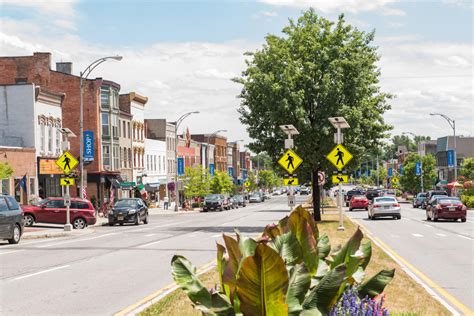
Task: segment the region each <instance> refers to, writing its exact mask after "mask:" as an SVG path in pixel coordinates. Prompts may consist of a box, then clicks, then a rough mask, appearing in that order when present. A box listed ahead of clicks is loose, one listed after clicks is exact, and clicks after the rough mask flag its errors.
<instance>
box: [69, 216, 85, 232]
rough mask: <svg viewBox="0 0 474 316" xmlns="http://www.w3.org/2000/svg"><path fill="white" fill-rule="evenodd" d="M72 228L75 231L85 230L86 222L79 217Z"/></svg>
mask: <svg viewBox="0 0 474 316" xmlns="http://www.w3.org/2000/svg"><path fill="white" fill-rule="evenodd" d="M72 226H73V227H74V229H84V228H86V226H87V225H86V221H85V220H84V219H83V218H82V217H78V218H76V219H75V220H74V221H73V222H72Z"/></svg>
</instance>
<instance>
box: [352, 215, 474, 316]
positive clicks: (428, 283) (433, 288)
mask: <svg viewBox="0 0 474 316" xmlns="http://www.w3.org/2000/svg"><path fill="white" fill-rule="evenodd" d="M348 218H349V220H351V221H352V222H353V223H354V224H355V225H359V226H360V227H361V228H362V229H363V231H365V233H366V234H367V235H368V236H370V238H371V239H372V241H373V242H374V243H375V244H376V245H377V246H379V247H380V248H382V249H383V250H384V251H385V253H387V254H388V255H389V256H390V257H391V258H392V259H393V260H395V262H397V263H398V264H399V265H400V266H401V267H402V269H403V270H404V271H405V272H406V273H407V274H408V275H410V276H411V277H412V278H413V279H414V280H415V281H416V282H417V283H418V284H420V285H421V286H422V287H423V288H424V289H425V290H426V291H427V292H428V293H430V294H431V295H432V296H433V297H434V298H435V299H437V300H438V301H439V302H440V303H441V304H442V305H443V306H444V307H446V308H447V309H448V310H449V311H450V312H451V313H452V314H453V315H455V316H458V315H460V314H459V312H458V311H457V310H455V309H454V308H453V306H455V307H456V308H457V309H459V310H460V311H461V312H462V313H463V315H473V314H474V313H473V311H472V310H471V309H470V308H468V307H467V306H465V305H464V304H463V303H461V302H460V301H459V300H458V299H456V298H455V297H454V296H452V295H451V294H449V293H448V292H447V291H446V290H445V289H443V288H442V287H441V286H439V285H438V284H437V283H435V282H434V281H433V280H431V279H430V278H429V277H427V276H426V275H425V274H423V273H422V272H421V271H419V270H418V269H417V268H415V267H414V266H413V265H412V264H411V263H409V262H408V261H407V260H406V259H404V258H403V257H402V256H400V255H399V254H397V253H396V252H395V251H394V250H392V248H390V247H389V246H388V245H387V244H386V243H384V242H383V241H382V240H380V238H378V237H375V236H374V235H372V234H371V233H370V231H369V230H368V229H367V228H366V227H365V226H364V225H363V224H362V223H359V222H356V221H355V220H353V219H352V218H350V217H348ZM436 292H438V293H439V294H440V295H441V296H442V298H441V297H440V295H438V294H437V293H436ZM446 300H447V301H449V302H450V303H451V304H452V305H450V304H448V302H446Z"/></svg>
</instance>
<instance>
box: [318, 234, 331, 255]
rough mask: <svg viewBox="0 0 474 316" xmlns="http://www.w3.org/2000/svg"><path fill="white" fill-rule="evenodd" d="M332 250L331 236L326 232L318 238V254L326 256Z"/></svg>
mask: <svg viewBox="0 0 474 316" xmlns="http://www.w3.org/2000/svg"><path fill="white" fill-rule="evenodd" d="M330 252H331V243H330V242H329V237H328V236H327V235H326V234H324V235H322V236H321V237H319V239H318V255H319V258H321V259H324V258H326V257H327V256H328V255H329V253H330Z"/></svg>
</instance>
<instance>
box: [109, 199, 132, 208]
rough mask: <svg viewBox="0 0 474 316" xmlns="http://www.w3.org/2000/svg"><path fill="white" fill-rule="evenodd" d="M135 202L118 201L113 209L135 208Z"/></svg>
mask: <svg viewBox="0 0 474 316" xmlns="http://www.w3.org/2000/svg"><path fill="white" fill-rule="evenodd" d="M136 206H137V200H118V201H117V203H115V206H114V207H136Z"/></svg>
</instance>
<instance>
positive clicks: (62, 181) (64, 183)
mask: <svg viewBox="0 0 474 316" xmlns="http://www.w3.org/2000/svg"><path fill="white" fill-rule="evenodd" d="M59 183H60V184H61V185H62V186H68V185H74V178H61V179H60V180H59Z"/></svg>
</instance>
